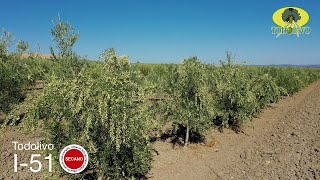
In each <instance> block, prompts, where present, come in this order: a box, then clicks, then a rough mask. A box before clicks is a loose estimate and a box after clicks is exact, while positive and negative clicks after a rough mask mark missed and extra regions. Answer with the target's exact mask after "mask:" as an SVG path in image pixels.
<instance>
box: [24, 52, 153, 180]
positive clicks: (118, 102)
mask: <svg viewBox="0 0 320 180" xmlns="http://www.w3.org/2000/svg"><path fill="white" fill-rule="evenodd" d="M96 70H99V72H98V73H97V72H96V71H95V72H94V73H92V74H94V75H91V72H85V71H82V72H80V74H79V75H78V76H77V77H75V78H74V79H66V80H60V79H58V78H53V79H52V80H51V82H50V83H48V85H47V86H46V87H45V90H44V93H43V94H42V96H40V97H38V100H37V102H36V103H35V106H34V108H33V109H31V110H29V112H28V114H27V118H28V119H29V122H32V121H37V120H38V119H43V120H44V122H45V127H46V134H47V137H48V141H49V142H51V143H54V144H55V147H56V148H55V149H56V150H57V152H56V153H58V150H60V149H61V148H63V147H64V146H66V145H68V144H72V143H76V144H80V145H83V146H84V147H85V148H86V149H87V150H88V151H89V153H90V163H89V164H90V165H89V167H88V168H87V171H85V172H84V173H82V174H80V175H78V177H82V176H83V175H84V174H86V173H90V172H92V174H95V173H96V174H98V175H97V176H96V177H95V178H98V177H102V178H111V179H122V178H132V177H141V176H142V175H143V174H145V173H146V172H147V171H148V170H149V167H150V161H151V153H150V145H149V139H148V135H147V130H148V129H147V128H148V126H149V119H150V118H149V115H148V111H147V108H146V106H145V104H146V103H145V100H146V98H145V96H144V90H143V87H142V86H140V84H139V81H140V79H141V76H140V73H139V72H137V71H135V70H134V69H133V68H132V67H131V65H130V64H129V62H128V59H127V57H126V56H122V57H118V56H112V57H111V58H109V59H108V60H107V61H106V62H104V65H103V68H100V69H96ZM30 120H31V121H30ZM56 157H58V156H56Z"/></svg>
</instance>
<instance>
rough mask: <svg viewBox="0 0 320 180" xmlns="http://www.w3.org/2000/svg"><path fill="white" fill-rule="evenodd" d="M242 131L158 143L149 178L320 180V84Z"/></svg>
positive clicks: (283, 102) (268, 111)
mask: <svg viewBox="0 0 320 180" xmlns="http://www.w3.org/2000/svg"><path fill="white" fill-rule="evenodd" d="M243 131H244V133H241V134H236V133H235V132H234V131H231V130H224V132H223V133H219V132H218V130H212V131H211V132H209V133H208V134H207V136H206V138H207V143H206V144H191V145H189V147H188V148H183V147H177V146H175V148H173V146H172V144H171V143H170V142H156V143H155V144H154V148H155V150H156V151H157V152H158V153H159V155H156V154H155V156H154V160H153V163H152V169H151V171H150V173H149V174H148V175H147V177H148V178H150V179H183V180H187V179H197V180H200V179H252V180H255V179H259V180H262V179H320V152H319V151H320V81H318V82H315V83H313V84H311V85H310V86H309V87H307V88H305V89H304V90H302V91H301V92H299V93H297V94H295V95H293V96H292V97H286V98H284V99H282V100H280V102H279V103H277V104H271V105H270V106H269V107H268V108H266V109H265V110H264V111H263V112H262V113H261V114H259V115H258V117H257V118H254V119H253V120H252V121H251V122H249V123H247V124H246V125H245V127H244V128H243Z"/></svg>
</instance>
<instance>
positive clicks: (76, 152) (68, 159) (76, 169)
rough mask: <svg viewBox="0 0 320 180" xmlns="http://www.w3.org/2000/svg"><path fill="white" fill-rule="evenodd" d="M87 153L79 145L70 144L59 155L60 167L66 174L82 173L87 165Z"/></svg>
mask: <svg viewBox="0 0 320 180" xmlns="http://www.w3.org/2000/svg"><path fill="white" fill-rule="evenodd" d="M88 162H89V156H88V153H87V151H86V150H85V149H84V148H83V147H82V146H79V145H76V144H71V145H69V146H66V147H65V148H63V149H62V151H61V153H60V165H61V167H62V168H63V169H64V170H65V171H66V172H68V173H72V174H77V173H80V172H82V171H83V170H84V169H85V168H86V167H87V165H88Z"/></svg>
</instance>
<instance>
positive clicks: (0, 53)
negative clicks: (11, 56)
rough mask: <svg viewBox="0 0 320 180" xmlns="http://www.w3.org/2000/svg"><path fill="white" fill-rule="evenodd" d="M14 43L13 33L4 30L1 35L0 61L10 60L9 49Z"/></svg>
mask: <svg viewBox="0 0 320 180" xmlns="http://www.w3.org/2000/svg"><path fill="white" fill-rule="evenodd" d="M13 42H14V37H13V36H12V33H10V32H8V31H6V30H5V29H2V33H1V35H0V61H4V60H6V59H8V57H7V56H8V49H9V47H10V46H11V44H12V43H13Z"/></svg>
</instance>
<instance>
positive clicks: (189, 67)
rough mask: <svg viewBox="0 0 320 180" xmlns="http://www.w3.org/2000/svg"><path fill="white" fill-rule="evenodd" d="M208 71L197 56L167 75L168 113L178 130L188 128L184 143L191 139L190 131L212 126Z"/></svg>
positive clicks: (212, 113)
mask: <svg viewBox="0 0 320 180" xmlns="http://www.w3.org/2000/svg"><path fill="white" fill-rule="evenodd" d="M205 71H206V69H205V65H204V64H202V63H201V62H200V61H199V60H198V59H197V58H196V57H194V58H190V59H186V60H184V61H183V63H182V65H181V66H180V67H179V68H178V69H177V67H172V68H171V71H170V75H169V77H168V82H167V87H168V89H167V92H168V95H169V99H167V101H166V104H165V106H166V107H167V115H168V116H169V117H170V118H171V119H172V121H173V125H174V129H175V130H178V128H180V127H183V128H185V129H186V132H185V134H186V135H185V145H187V144H188V142H189V134H190V131H192V132H195V133H200V134H201V133H202V132H203V131H204V130H206V129H208V128H209V127H210V125H211V122H212V117H213V116H214V107H213V106H211V104H212V102H213V100H212V96H211V95H210V92H209V88H208V86H207V85H206V82H207V81H208V76H207V74H206V73H205Z"/></svg>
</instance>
